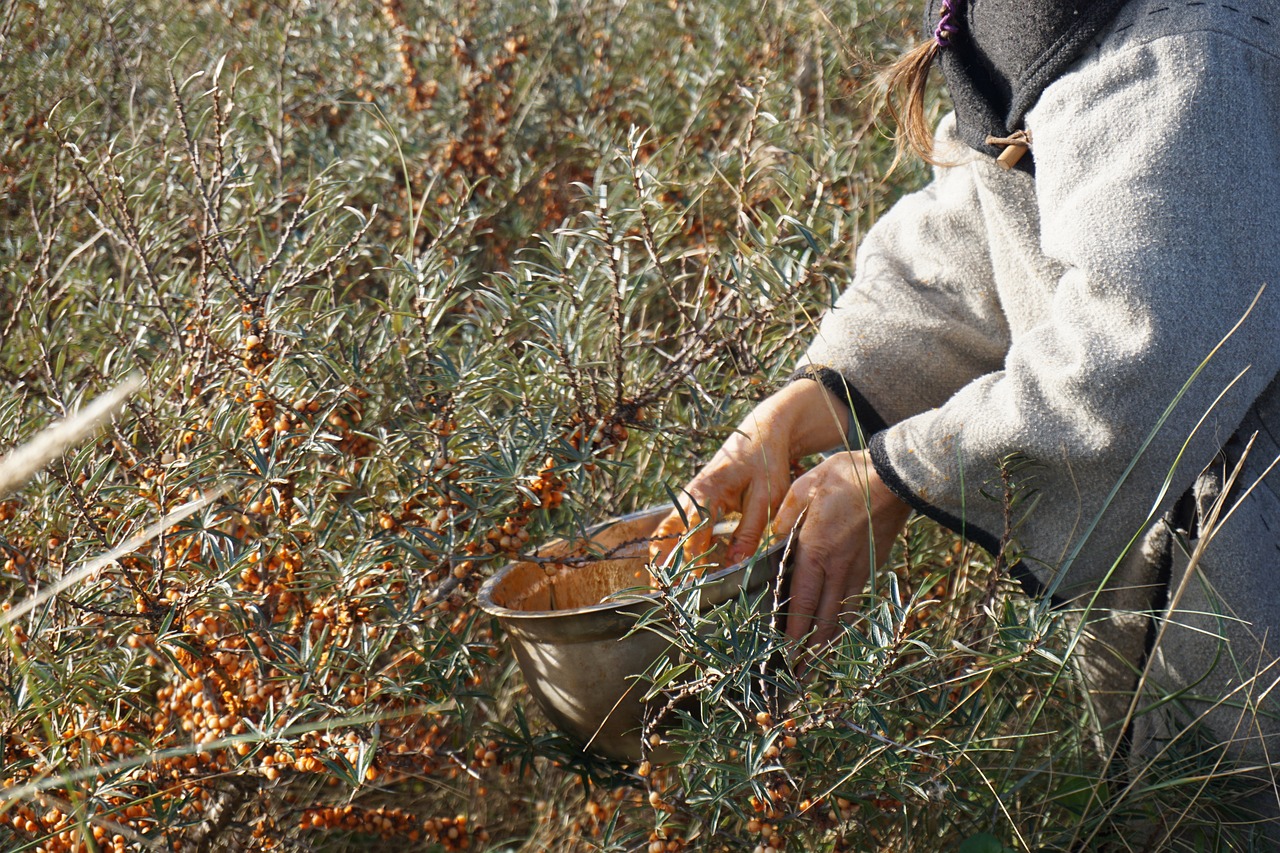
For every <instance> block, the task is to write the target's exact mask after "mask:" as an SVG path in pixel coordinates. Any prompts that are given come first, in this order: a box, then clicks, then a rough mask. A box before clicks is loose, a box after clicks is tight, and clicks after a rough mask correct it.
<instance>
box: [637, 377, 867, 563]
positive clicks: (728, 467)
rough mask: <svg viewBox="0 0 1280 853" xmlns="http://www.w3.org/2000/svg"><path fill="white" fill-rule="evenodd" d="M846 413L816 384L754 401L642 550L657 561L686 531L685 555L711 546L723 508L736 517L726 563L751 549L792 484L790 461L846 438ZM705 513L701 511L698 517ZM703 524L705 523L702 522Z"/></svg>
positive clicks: (806, 383) (805, 383) (800, 385)
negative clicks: (682, 515) (687, 537)
mask: <svg viewBox="0 0 1280 853" xmlns="http://www.w3.org/2000/svg"><path fill="white" fill-rule="evenodd" d="M848 418H849V410H848V408H847V407H846V406H845V405H844V403H842V402H841V401H839V400H837V399H836V398H835V397H834V396H833V395H832V394H831V393H830V392H829V391H827V390H826V388H825V387H823V385H822V384H821V383H819V382H813V381H797V382H792V383H791V384H790V385H788V386H786V387H785V388H783V389H782V390H780V391H778V392H777V393H775V394H773V395H772V396H770V397H768V398H767V399H765V400H764V401H763V402H761V403H760V404H759V405H758V406H756V408H755V409H754V410H753V411H752V412H751V414H749V415H748V416H747V417H746V419H745V420H743V422H742V423H741V424H740V425H739V426H738V428H737V429H736V430H735V431H734V433H733V434H732V435H731V436H729V438H728V439H727V440H726V441H725V443H724V444H723V445H722V446H721V448H720V449H719V450H718V451H716V454H715V456H713V457H712V458H711V461H710V462H708V463H707V464H706V466H705V467H704V468H703V469H702V470H701V471H699V472H698V474H697V476H695V477H694V478H693V479H692V480H691V481H690V482H689V484H688V485H687V486H685V488H684V493H683V494H682V495H681V497H680V510H681V511H683V514H684V517H683V518H682V517H681V512H680V511H677V510H673V511H672V512H671V514H670V515H668V516H667V517H666V518H665V519H663V521H662V523H661V524H659V525H658V527H657V530H656V531H655V533H654V539H655V541H654V542H653V543H652V544H651V545H650V548H649V553H650V557H651V558H652V559H653V561H654V562H663V561H665V560H666V559H667V558H668V557H669V556H670V554H671V552H672V551H673V550H675V547H676V545H677V543H678V541H679V539H680V537H681V536H682V535H684V534H685V533H686V532H688V531H690V530H693V531H694V533H693V535H692V536H691V537H690V539H689V542H688V545H687V547H686V552H687V553H689V554H702V553H705V552H707V551H709V550H710V549H711V530H712V528H713V527H714V526H715V524H716V522H718V521H719V520H720V519H722V518H724V517H725V516H726V515H728V514H729V513H734V512H738V513H741V514H742V520H741V521H739V522H738V527H737V530H735V531H734V534H733V537H732V539H731V540H730V542H729V550H728V553H727V555H726V561H727V563H728V564H729V565H732V564H733V563H736V562H739V561H741V560H744V559H746V558H747V557H749V556H750V555H751V554H752V553H754V552H755V550H756V547H757V546H758V545H759V544H760V540H761V538H762V537H763V536H764V532H765V530H766V528H767V527H768V525H769V522H770V519H771V518H772V517H773V516H774V514H775V513H776V512H777V510H778V507H779V505H780V504H781V503H782V499H783V498H784V497H786V494H787V490H788V489H789V488H790V486H791V464H792V463H793V462H795V461H796V460H798V459H801V458H802V457H805V456H808V455H809V454H811V453H817V452H819V451H822V450H829V449H831V448H833V447H839V446H841V445H842V444H843V443H844V442H845V429H846V425H847V423H848ZM704 513H705V515H704ZM704 521H705V522H706V523H705V524H704V523H703V522H704Z"/></svg>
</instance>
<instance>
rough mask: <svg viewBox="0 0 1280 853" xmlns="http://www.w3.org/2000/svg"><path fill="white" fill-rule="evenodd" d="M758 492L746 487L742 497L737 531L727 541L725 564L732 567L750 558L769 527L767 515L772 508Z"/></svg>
mask: <svg viewBox="0 0 1280 853" xmlns="http://www.w3.org/2000/svg"><path fill="white" fill-rule="evenodd" d="M759 491H760V490H759V489H756V488H754V487H752V486H748V487H747V491H746V494H744V495H743V498H742V519H741V520H740V521H739V522H738V527H737V529H735V530H734V531H733V538H732V539H730V540H729V551H728V553H727V554H726V555H725V562H726V563H727V564H728V565H731V566H732V565H733V564H734V563H740V562H742V561H743V560H745V559H747V557H750V556H751V555H752V554H754V553H755V550H756V548H757V547H759V545H760V540H761V539H763V538H764V531H765V528H766V527H767V526H768V525H769V514H770V511H771V510H772V509H773V507H772V506H770V501H769V500H768V495H760V494H757V493H758V492H759Z"/></svg>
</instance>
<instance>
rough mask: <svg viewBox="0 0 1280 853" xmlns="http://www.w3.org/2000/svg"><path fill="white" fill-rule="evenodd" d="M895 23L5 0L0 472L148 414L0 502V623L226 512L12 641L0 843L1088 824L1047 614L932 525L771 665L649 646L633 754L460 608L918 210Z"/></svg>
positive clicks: (956, 837) (317, 841)
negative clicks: (889, 62)
mask: <svg viewBox="0 0 1280 853" xmlns="http://www.w3.org/2000/svg"><path fill="white" fill-rule="evenodd" d="M914 6H915V4H913V3H908V2H905V0H877V1H876V2H870V1H869V0H859V2H857V3H834V2H827V0H818V2H814V3H809V4H802V3H783V2H771V0H766V2H762V3H751V4H746V3H736V2H728V0H717V2H703V3H693V2H687V0H668V2H653V3H643V4H641V3H634V2H633V3H627V2H622V0H565V2H558V3H524V4H521V3H513V2H510V0H380V2H351V3H346V2H333V0H314V2H290V3H284V2H260V0H199V2H195V3H190V4H182V5H180V6H168V5H165V4H162V3H159V2H155V0H138V2H135V3H132V4H110V3H103V4H90V5H87V6H86V5H84V4H74V3H68V2H64V0H48V2H35V0H12V2H8V3H6V4H3V5H0V72H2V73H0V127H2V128H3V132H2V133H0V245H2V246H3V249H2V250H0V306H2V308H0V383H2V387H3V394H0V442H3V447H2V448H0V449H9V448H11V447H13V446H16V445H18V444H20V443H21V442H22V441H24V440H25V439H27V438H29V437H30V436H32V435H33V434H34V433H35V432H37V431H38V430H39V429H40V428H41V427H43V426H45V425H47V424H49V423H51V422H52V421H54V420H57V419H59V418H61V417H63V416H64V415H66V414H67V413H68V412H70V411H72V410H74V409H75V408H76V407H77V406H78V405H80V404H81V403H83V402H84V401H86V400H88V399H89V398H91V397H93V396H96V395H97V394H99V393H101V392H103V391H105V390H107V389H109V388H111V387H112V386H114V385H116V384H117V383H118V382H119V381H121V380H122V379H123V378H124V377H126V376H127V375H129V374H131V373H139V374H141V376H142V377H143V379H144V380H145V384H144V388H143V390H142V391H141V392H140V393H139V394H138V395H136V396H135V397H134V398H133V399H132V401H131V402H130V404H129V407H128V409H127V411H126V412H125V413H124V415H123V416H121V417H119V418H117V419H116V420H115V422H114V423H113V424H112V425H111V426H110V427H109V428H108V429H106V430H105V431H103V432H102V433H101V434H100V435H98V436H97V437H96V438H95V439H94V440H92V441H90V442H88V443H86V444H84V445H82V446H80V447H78V448H77V449H75V450H73V451H72V452H71V453H69V454H68V455H66V456H65V457H63V458H62V459H61V460H59V461H58V462H56V463H54V464H53V465H52V466H50V467H48V468H47V469H46V470H45V471H44V472H43V473H42V474H41V475H40V477H38V478H37V479H36V480H35V481H33V482H32V483H30V484H29V485H28V486H27V487H26V488H25V489H23V490H22V491H21V492H19V493H17V494H15V495H13V496H10V497H9V499H7V500H5V501H4V502H3V503H0V522H2V523H0V560H2V561H3V567H2V568H3V574H2V575H0V584H2V585H3V588H4V592H3V594H4V596H5V598H6V599H7V600H8V601H9V602H11V603H16V602H18V601H21V600H23V599H25V598H27V597H28V596H30V595H32V594H34V593H36V592H37V591H38V590H40V589H42V588H45V587H46V586H47V585H48V584H50V583H51V582H53V581H55V580H57V579H58V578H59V577H61V576H63V575H64V574H66V573H67V572H69V571H71V570H73V569H74V568H75V567H77V566H79V565H81V564H82V563H84V562H85V561H87V560H89V559H91V558H92V557H94V556H96V555H98V554H100V553H102V552H104V551H107V550H109V549H111V548H113V547H115V546H117V545H118V544H119V543H121V542H122V541H124V540H126V539H128V537H130V536H131V535H133V534H135V533H136V532H137V531H139V530H141V529H142V528H144V527H146V526H147V525H148V524H151V523H153V522H155V521H156V520H157V519H158V518H161V517H162V516H163V515H164V514H165V513H167V512H169V511H172V510H174V509H176V508H179V507H181V506H183V505H185V504H186V503H188V502H190V501H192V500H195V499H197V498H199V497H200V496H202V495H208V494H211V493H214V492H215V491H216V490H220V489H225V490H226V491H225V492H224V493H222V494H221V496H220V497H217V498H216V499H215V500H214V501H213V502H212V503H210V504H209V505H208V506H207V507H205V508H203V509H202V510H201V511H200V512H199V513H197V514H196V515H194V516H193V517H191V518H189V519H187V520H185V521H183V522H181V523H179V524H176V525H174V526H172V527H169V528H168V529H166V530H165V532H164V533H163V534H162V535H160V536H159V537H157V538H155V539H154V540H152V541H150V542H148V543H146V544H144V545H142V546H140V547H138V548H137V550H135V551H132V552H130V553H128V554H126V555H124V556H122V557H121V558H120V559H118V560H117V561H115V562H114V563H112V564H110V565H109V566H108V567H107V568H104V569H102V570H101V571H99V572H98V573H96V574H94V575H92V576H91V577H90V578H88V579H87V580H86V581H84V582H83V583H80V584H78V585H76V586H74V587H72V588H70V589H68V590H66V591H65V592H63V593H61V594H59V595H57V596H54V597H51V598H49V599H48V600H46V601H45V602H44V603H43V604H42V605H41V606H39V607H37V608H35V609H33V610H31V611H30V612H28V613H26V614H24V615H22V616H21V617H20V618H16V619H13V620H9V621H8V622H7V624H6V625H5V629H4V630H5V642H4V644H3V648H0V684H2V685H3V692H2V693H0V737H2V741H0V748H2V749H3V768H4V769H3V774H2V775H3V785H4V788H5V790H6V792H7V793H5V794H4V796H3V809H2V810H0V845H3V846H4V848H5V849H14V850H17V849H39V850H50V851H52V850H73V849H102V850H117V851H119V850H133V849H141V850H150V849H161V848H164V849H172V850H205V849H233V850H241V849H255V850H256V849H263V850H267V849H285V850H289V849H317V848H318V849H325V850H342V849H372V848H374V847H377V846H378V845H382V846H383V847H385V848H386V849H425V850H435V849H446V850H459V849H489V848H496V849H517V848H519V849H529V850H533V849H563V850H569V849H591V850H595V849H618V850H635V849H649V850H653V851H657V850H659V849H662V850H678V849H682V848H684V847H686V846H688V847H694V848H702V847H706V848H722V849H733V850H736V849H761V848H775V849H783V848H788V849H797V850H808V849H818V848H827V849H855V850H871V849H886V850H889V849H892V850H901V849H919V850H933V849H939V850H940V849H948V848H950V847H951V846H954V845H956V844H959V843H962V842H963V843H965V844H967V845H969V846H967V847H966V848H964V849H971V850H979V849H981V850H987V849H991V850H999V849H1001V847H1002V846H1003V844H1008V845H1010V846H1017V847H1018V848H1019V849H1027V848H1029V847H1032V846H1036V845H1040V846H1042V847H1050V846H1053V845H1061V846H1062V847H1063V849H1065V848H1066V846H1068V845H1069V844H1070V843H1071V839H1072V837H1073V833H1074V832H1076V827H1077V825H1078V824H1081V823H1084V824H1088V825H1090V826H1093V827H1095V828H1096V827H1099V826H1102V825H1104V824H1108V822H1114V821H1115V820H1116V819H1117V818H1118V816H1123V814H1122V812H1123V810H1120V809H1117V808H1116V807H1115V806H1114V805H1106V806H1104V805H1102V804H1101V803H1102V799H1103V798H1102V797H1101V796H1100V794H1099V785H1098V784H1095V780H1096V779H1097V778H1098V777H1097V770H1098V768H1097V767H1096V766H1093V765H1096V761H1095V760H1093V759H1091V758H1090V756H1091V755H1092V752H1091V750H1090V741H1089V738H1088V737H1087V735H1086V734H1084V732H1083V729H1082V728H1081V719H1080V717H1081V715H1080V713H1079V711H1078V709H1077V705H1078V703H1079V701H1080V700H1079V697H1078V695H1077V693H1076V690H1077V688H1076V686H1075V682H1074V680H1073V679H1072V678H1071V676H1070V673H1069V672H1068V671H1067V670H1065V669H1064V668H1063V665H1062V654H1063V648H1064V646H1065V644H1066V643H1067V642H1069V639H1070V635H1069V633H1067V632H1063V631H1061V630H1059V624H1058V623H1059V621H1060V617H1059V616H1057V615H1055V614H1052V613H1049V612H1047V611H1045V610H1044V609H1043V608H1039V607H1036V606H1034V605H1031V604H1028V603H1026V602H1018V601H1016V600H1014V599H1010V598H1009V597H1008V596H1007V595H1006V594H1005V587H1004V581H1003V579H1002V578H1001V576H1000V572H999V570H998V567H996V568H993V567H992V566H991V565H989V564H988V563H986V562H984V561H982V560H980V559H978V558H977V555H975V554H974V553H973V552H972V551H971V550H970V549H968V548H967V547H966V546H964V545H963V544H962V543H960V542H958V541H956V540H953V539H952V538H951V537H950V536H949V535H946V534H944V533H943V532H940V531H939V530H937V529H936V528H934V527H932V526H931V525H929V524H927V523H923V522H919V521H917V522H913V523H912V525H911V526H910V528H909V531H908V533H907V535H906V536H905V538H904V540H903V542H902V546H901V548H900V550H899V552H898V553H897V554H896V556H895V558H894V562H893V564H892V566H891V568H890V570H889V571H887V572H886V573H885V574H884V575H883V576H882V577H881V579H880V582H879V583H877V585H876V587H877V588H876V590H875V592H874V595H873V597H872V599H871V600H870V601H869V603H868V605H867V616H866V618H865V619H864V620H861V621H859V622H858V623H857V624H855V625H854V626H852V628H851V630H850V632H849V633H848V634H847V636H846V637H845V638H844V639H843V640H842V643H841V645H840V646H839V647H838V648H837V649H835V650H834V651H833V652H832V653H831V654H830V655H828V656H827V657H826V658H824V659H823V660H822V661H820V662H818V663H817V664H816V665H815V672H814V673H813V674H812V675H811V677H810V678H808V679H797V678H795V677H794V676H793V675H791V674H790V672H789V670H788V669H787V668H786V667H785V666H774V667H772V668H770V667H769V663H770V661H773V662H775V663H776V661H777V658H776V656H775V652H776V650H777V649H778V648H779V646H780V644H781V638H780V637H779V635H778V632H777V631H776V628H775V627H774V626H773V625H771V624H770V623H769V622H768V620H767V619H764V618H762V617H760V616H757V615H753V612H751V611H741V610H739V611H734V610H732V609H731V610H728V611H724V612H717V613H714V614H712V615H710V616H699V615H698V614H696V613H687V614H685V616H686V617H687V618H688V619H689V620H691V621H695V622H700V623H701V624H702V625H703V627H702V630H700V631H699V632H697V633H690V634H688V635H683V636H677V637H676V638H675V639H676V641H677V645H680V646H681V647H682V648H683V651H684V653H685V656H684V658H683V659H682V660H683V661H684V662H685V663H686V664H688V665H689V666H690V669H689V671H688V672H686V673H685V676H684V679H685V680H684V681H680V682H676V681H673V682H670V683H671V684H677V683H678V684H682V685H683V686H682V687H681V688H679V689H680V690H682V691H683V692H684V693H685V694H687V695H688V696H690V697H692V698H693V700H694V706H693V707H694V708H695V710H687V708H688V707H689V706H686V705H682V706H681V708H684V709H686V710H682V711H681V713H680V714H672V715H670V716H669V718H668V719H666V720H663V721H661V722H662V723H663V727H661V728H659V727H658V726H656V725H655V727H654V729H653V733H654V735H655V737H656V738H665V739H666V740H667V742H668V743H669V744H670V745H672V746H674V747H675V748H676V749H677V750H679V751H681V752H682V754H683V755H685V756H686V758H685V760H684V761H682V762H678V763H675V764H673V765H671V766H668V767H657V766H654V765H653V763H651V762H644V763H642V764H640V765H637V766H630V767H624V766H618V765H613V764H610V763H608V762H605V761H603V760H601V759H597V758H592V757H590V756H586V755H583V754H582V753H581V752H579V751H578V750H577V748H576V747H575V746H574V745H573V744H572V743H571V742H569V741H568V740H567V739H565V738H564V737H563V736H562V735H559V734H557V733H556V732H555V731H554V730H552V729H550V728H549V727H548V726H547V725H546V724H545V723H544V722H543V721H542V720H541V717H540V715H539V713H538V711H537V709H536V707H534V706H533V705H532V704H531V703H530V701H529V700H528V698H527V695H526V693H525V692H524V690H523V687H522V683H521V680H520V677H519V674H518V672H517V671H516V670H515V667H514V664H513V661H512V659H511V657H510V655H509V653H508V652H507V651H506V646H505V643H504V642H503V638H502V637H501V635H500V633H496V627H495V625H494V624H493V623H492V621H491V620H490V619H488V618H487V617H485V616H484V615H483V614H482V613H480V612H479V611H478V610H477V608H476V606H475V591H476V589H477V587H478V585H479V584H480V583H481V582H482V581H483V579H484V578H486V577H487V576H489V575H491V574H492V573H493V571H494V570H495V569H496V568H497V567H499V566H500V565H502V564H503V563H505V562H507V561H509V560H510V559H511V558H512V557H513V556H515V555H516V554H519V553H522V552H525V551H527V550H529V548H530V547H531V545H532V544H536V543H537V542H539V541H543V540H546V539H549V538H552V537H555V536H561V535H572V534H573V533H574V532H575V531H577V530H580V529H581V528H582V527H583V526H584V525H587V524H590V523H592V522H594V521H596V520H599V519H601V518H605V517H608V516H610V515H614V514H616V513H618V512H619V511H625V510H629V509H633V508H636V507H641V506H646V505H651V504H655V503H661V502H664V501H666V500H667V499H668V497H667V496H668V491H667V489H668V487H674V486H678V485H679V484H680V483H681V482H683V480H684V479H685V478H687V477H688V476H689V475H690V474H691V473H692V472H693V471H694V470H695V466H696V464H697V460H698V459H699V458H700V457H705V456H706V455H707V454H708V453H709V452H710V451H711V450H712V449H713V447H714V446H715V445H716V443H717V441H718V440H719V439H721V438H722V437H723V436H724V435H725V430H726V429H728V428H730V427H731V425H732V424H733V423H734V421H735V419H736V418H738V417H741V415H742V414H743V412H744V411H745V408H746V407H748V406H749V405H750V404H751V403H752V401H753V400H756V399H759V398H760V397H762V396H764V395H765V394H767V393H768V392H769V391H770V390H771V389H773V388H775V387H777V385H778V383H779V382H781V381H784V379H785V377H786V376H787V375H788V373H789V372H790V370H791V369H792V367H793V366H794V363H795V360H796V358H797V355H798V353H799V351H800V349H801V348H802V346H803V343H804V341H805V340H806V339H807V337H808V336H809V335H811V334H812V331H813V321H814V319H815V318H816V317H817V316H818V315H819V314H820V312H821V311H822V310H823V308H824V306H826V305H828V304H829V303H830V301H831V299H832V298H833V296H834V295H835V294H836V293H838V292H839V291H840V289H841V288H842V286H843V283H844V282H845V281H846V280H847V276H848V271H849V267H850V263H851V254H852V250H853V247H854V246H855V244H856V241H857V238H858V235H859V234H860V233H861V232H862V231H863V230H864V229H865V227H866V226H867V225H868V224H869V223H870V222H871V221H872V220H873V219H874V218H875V216H876V215H877V214H878V213H879V212H880V211H881V210H883V209H884V207H885V206H886V205H887V204H888V203H889V202H890V201H891V199H892V196H893V195H894V194H895V193H896V192H899V191H900V190H901V188H903V187H905V186H908V185H910V184H911V183H913V182H914V181H917V180H918V179H919V178H920V175H919V174H918V173H913V172H911V170H910V169H909V168H908V169H906V170H905V171H900V172H899V173H898V174H897V176H896V178H895V183H894V185H893V186H890V185H887V184H885V183H883V182H882V181H881V176H882V175H883V172H884V169H885V167H886V165H887V162H888V161H889V160H890V159H891V154H892V152H891V150H890V149H891V145H890V143H889V141H888V140H887V138H886V134H885V131H884V129H883V128H882V127H880V126H879V125H878V124H877V123H876V118H875V110H874V105H873V103H872V101H873V98H872V92H873V87H872V86H870V85H869V83H870V82H871V80H872V72H873V70H874V68H876V67H877V66H878V65H879V64H880V63H882V62H883V61H884V60H885V59H886V58H887V57H888V56H890V55H892V53H893V52H894V51H896V50H898V49H900V45H901V41H902V40H903V39H904V38H905V37H906V35H905V33H906V32H907V31H908V30H909V21H910V19H911V17H912V16H913V15H914V14H915V13H916V10H915V8H914ZM666 606H668V607H671V608H679V607H681V606H683V605H681V603H680V602H679V601H677V600H675V599H670V600H668V601H667V602H666ZM8 607H9V605H6V610H7V609H8ZM744 627H748V628H750V629H751V630H744ZM671 689H673V690H674V689H675V688H671ZM659 731H662V732H663V734H659ZM1091 761H1093V765H1091V763H1090V762H1091ZM1090 821H1092V823H1090ZM1001 842H1003V844H1002V843H1001ZM984 845H985V846H984Z"/></svg>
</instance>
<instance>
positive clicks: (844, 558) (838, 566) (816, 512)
mask: <svg viewBox="0 0 1280 853" xmlns="http://www.w3.org/2000/svg"><path fill="white" fill-rule="evenodd" d="M910 514H911V508H910V507H909V506H907V505H906V504H905V503H903V502H902V501H901V500H900V499H899V498H898V496H897V495H895V494H894V493H893V492H892V491H890V490H889V487H888V486H886V485H885V484H884V482H883V481H882V480H881V479H880V476H879V475H878V474H877V473H876V470H875V468H874V466H873V465H872V464H871V457H870V455H869V454H868V453H867V452H866V451H845V452H842V453H838V454H836V455H835V456H832V457H830V458H828V459H826V460H824V461H823V462H822V463H820V464H819V465H817V466H816V467H815V468H813V470H811V471H809V472H808V473H806V474H804V475H803V476H802V477H800V478H799V479H797V480H796V481H795V482H794V483H792V484H791V490H790V491H789V492H787V496H786V497H785V498H784V499H783V501H782V506H781V507H780V508H779V509H778V513H777V516H776V517H775V519H774V523H773V529H774V531H775V532H777V533H780V534H786V533H787V532H790V531H791V530H792V528H794V527H796V525H797V523H799V528H798V529H797V530H796V531H795V533H794V536H795V541H794V543H793V545H792V552H791V554H792V557H791V559H792V572H791V603H790V607H789V612H788V616H787V626H786V631H787V634H788V635H789V636H790V637H791V638H793V639H795V640H797V641H805V642H806V644H807V645H808V646H809V647H810V648H813V649H818V648H821V647H822V646H824V645H825V644H827V643H829V642H830V641H831V640H832V639H833V638H834V637H835V636H836V632H837V630H838V629H839V624H840V622H839V620H842V619H844V618H847V617H848V616H850V615H851V614H850V611H849V609H848V607H849V601H850V600H851V599H854V598H855V597H856V596H858V594H859V593H861V592H862V589H863V587H865V586H866V583H867V578H868V577H869V576H870V573H871V570H872V569H873V568H879V567H880V566H881V565H883V564H884V562H885V560H886V559H887V558H888V556H889V551H890V549H891V548H892V546H893V540H894V539H895V538H896V537H897V535H898V533H899V532H901V530H902V527H903V525H904V524H906V521H907V516H908V515H910Z"/></svg>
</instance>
